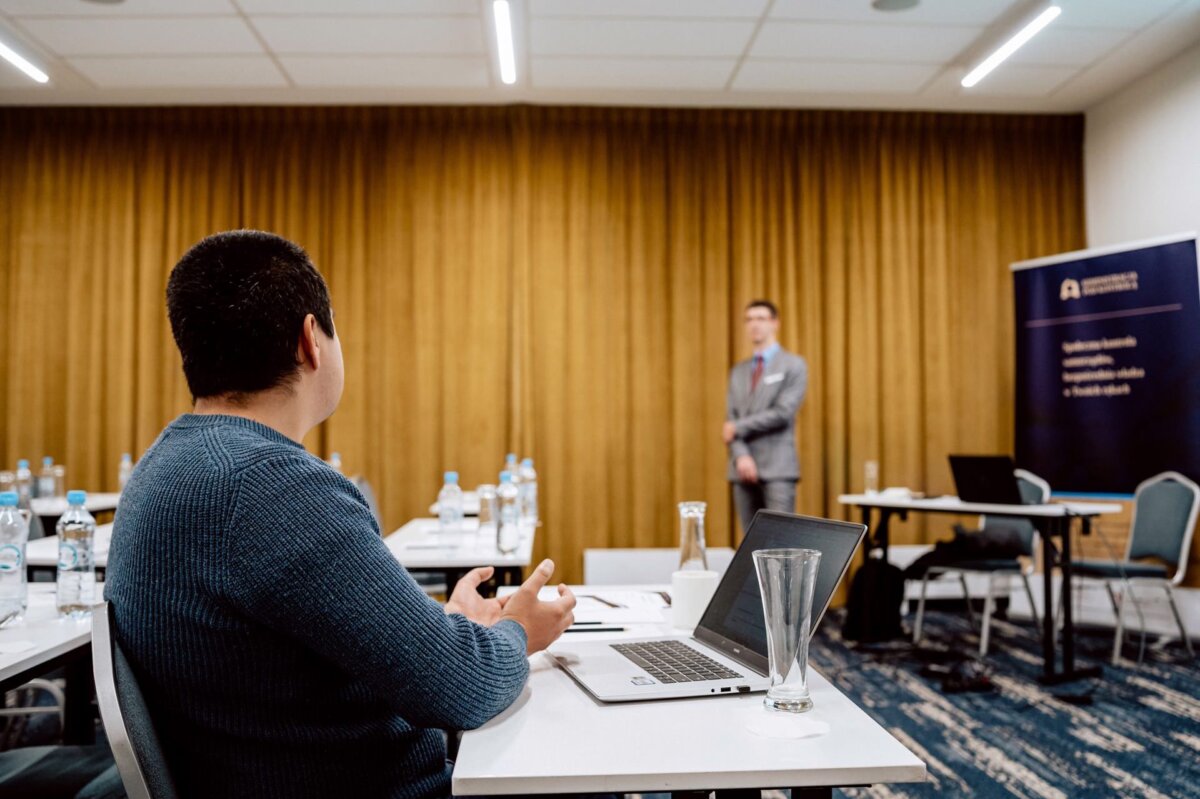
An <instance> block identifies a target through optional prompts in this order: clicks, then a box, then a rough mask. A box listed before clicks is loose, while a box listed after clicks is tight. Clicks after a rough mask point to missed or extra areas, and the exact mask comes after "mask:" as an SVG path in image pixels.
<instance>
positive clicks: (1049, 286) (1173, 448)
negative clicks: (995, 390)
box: [1013, 236, 1200, 494]
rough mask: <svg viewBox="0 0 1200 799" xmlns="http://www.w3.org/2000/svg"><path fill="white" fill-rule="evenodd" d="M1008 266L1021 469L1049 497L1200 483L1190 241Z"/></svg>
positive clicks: (1198, 306) (1198, 285)
mask: <svg viewBox="0 0 1200 799" xmlns="http://www.w3.org/2000/svg"><path fill="white" fill-rule="evenodd" d="M1133 246H1134V248H1133V249H1123V250H1120V251H1114V250H1115V248H1110V249H1105V250H1096V251H1084V252H1080V253H1074V254H1070V255H1065V256H1061V257H1056V258H1043V259H1038V260H1036V261H1026V262H1023V263H1019V264H1014V265H1013V279H1014V296H1015V300H1016V313H1017V318H1016V336H1017V353H1016V355H1017V362H1016V379H1017V386H1016V388H1017V396H1016V438H1017V440H1016V459H1017V465H1018V466H1020V467H1022V468H1025V469H1028V470H1030V471H1032V472H1034V473H1035V474H1038V475H1040V476H1042V477H1044V478H1045V479H1046V480H1048V481H1049V482H1050V485H1051V487H1052V488H1053V490H1054V491H1055V492H1056V493H1098V494H1132V493H1133V490H1134V489H1135V488H1136V487H1137V485H1138V483H1140V482H1141V481H1143V480H1145V479H1146V478H1148V477H1152V476H1153V475H1155V474H1158V473H1159V472H1164V471H1168V470H1174V471H1177V472H1182V473H1183V474H1185V475H1187V476H1188V477H1190V478H1191V479H1193V480H1200V278H1198V270H1200V267H1198V265H1197V256H1196V238H1195V236H1188V237H1186V238H1181V237H1177V238H1175V239H1174V240H1166V241H1164V242H1155V243H1152V244H1148V245H1133Z"/></svg>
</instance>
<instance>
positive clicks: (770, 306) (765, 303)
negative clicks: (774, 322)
mask: <svg viewBox="0 0 1200 799" xmlns="http://www.w3.org/2000/svg"><path fill="white" fill-rule="evenodd" d="M751 308H766V309H767V310H768V311H770V312H771V318H772V319H778V318H779V309H778V308H776V307H775V303H773V302H771V301H770V300H753V301H751V302H750V304H749V305H747V306H746V310H747V311H748V310H750V309H751Z"/></svg>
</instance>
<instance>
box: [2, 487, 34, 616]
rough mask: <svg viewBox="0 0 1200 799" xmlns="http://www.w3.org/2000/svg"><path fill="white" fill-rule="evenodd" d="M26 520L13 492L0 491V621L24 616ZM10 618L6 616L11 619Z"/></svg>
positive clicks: (27, 536) (25, 598)
mask: <svg viewBox="0 0 1200 799" xmlns="http://www.w3.org/2000/svg"><path fill="white" fill-rule="evenodd" d="M28 541H29V520H28V519H26V518H25V516H23V515H22V513H21V511H20V510H18V509H17V492H16V491H5V492H4V493H2V494H0V620H2V619H5V618H7V617H8V616H9V614H15V616H14V617H13V619H20V618H21V617H22V616H24V615H25V608H26V607H27V605H28V603H29V586H28V585H27V584H26V583H25V544H26V543H27V542H28ZM13 619H9V621H10V622H11V621H12V620H13Z"/></svg>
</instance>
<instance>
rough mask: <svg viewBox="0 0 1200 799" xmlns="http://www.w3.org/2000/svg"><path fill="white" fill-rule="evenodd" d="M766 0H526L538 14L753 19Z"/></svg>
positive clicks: (761, 9) (532, 12)
mask: <svg viewBox="0 0 1200 799" xmlns="http://www.w3.org/2000/svg"><path fill="white" fill-rule="evenodd" d="M766 7H767V0H687V2H682V3H681V2H679V0H605V2H602V3H598V2H596V0H529V11H530V13H531V14H532V15H534V16H540V17H630V18H636V17H691V18H693V19H700V18H704V17H741V18H753V19H757V18H758V17H760V16H761V15H762V12H763V9H765V8H766Z"/></svg>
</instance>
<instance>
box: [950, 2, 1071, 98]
mask: <svg viewBox="0 0 1200 799" xmlns="http://www.w3.org/2000/svg"><path fill="white" fill-rule="evenodd" d="M1061 13H1062V9H1061V8H1059V7H1058V6H1050V7H1049V8H1047V9H1046V10H1045V11H1043V12H1042V13H1040V14H1038V15H1037V17H1035V18H1034V20H1033V22H1030V23H1029V24H1028V25H1026V26H1025V27H1024V28H1021V30H1020V31H1018V32H1017V35H1016V36H1014V37H1012V38H1011V39H1009V40H1008V41H1007V42H1005V43H1004V44H1002V45H1000V47H999V49H997V50H996V52H994V53H992V54H991V55H990V56H988V57H987V58H985V59H984V60H983V63H981V64H980V65H979V66H977V67H975V69H973V70H971V71H970V72H968V73H967V76H966V77H965V78H963V79H962V85H963V86H964V87H965V88H967V89H969V88H971V87H972V86H974V85H975V84H976V83H979V81H981V80H983V79H984V78H985V77H987V75H988V73H989V72H991V71H992V70H993V69H995V68H996V67H998V66H1000V65H1001V64H1002V63H1004V59H1006V58H1008V57H1009V56H1010V55H1012V54H1013V53H1015V52H1017V50H1019V49H1021V46H1022V45H1023V44H1025V43H1026V42H1027V41H1029V40H1030V39H1032V38H1033V37H1034V36H1037V34H1038V31H1040V30H1041V29H1042V28H1044V27H1046V26H1047V25H1049V24H1050V23H1051V22H1053V21H1054V20H1055V18H1057V17H1058V15H1059V14H1061Z"/></svg>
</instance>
